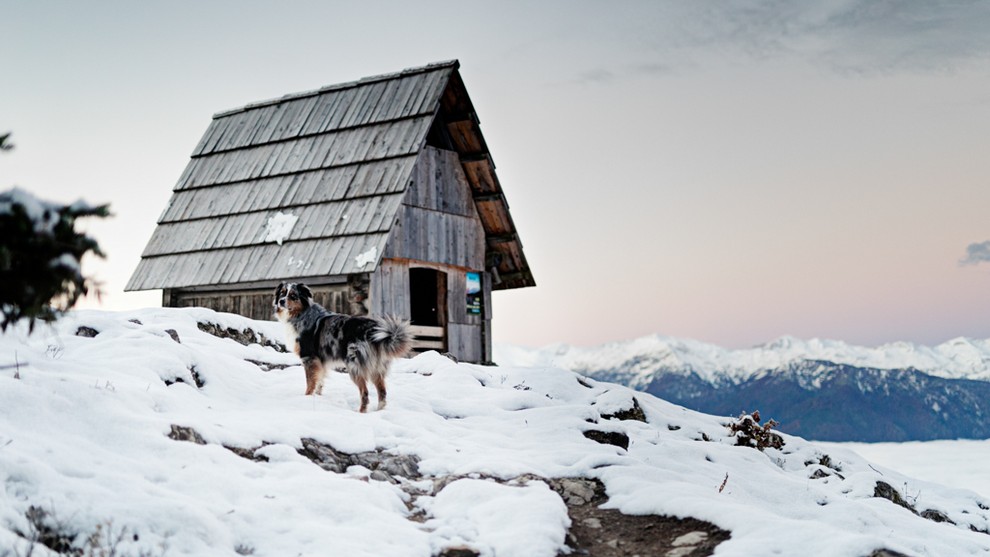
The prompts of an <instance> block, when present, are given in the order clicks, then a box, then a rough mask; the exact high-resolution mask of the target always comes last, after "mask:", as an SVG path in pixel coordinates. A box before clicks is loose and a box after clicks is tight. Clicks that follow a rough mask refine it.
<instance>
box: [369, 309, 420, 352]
mask: <svg viewBox="0 0 990 557" xmlns="http://www.w3.org/2000/svg"><path fill="white" fill-rule="evenodd" d="M377 321H378V325H377V326H376V327H375V328H374V332H372V334H371V341H372V343H374V344H375V346H376V347H377V348H378V349H379V350H380V351H381V352H382V353H383V354H385V355H388V356H389V357H392V358H401V357H402V356H405V355H406V354H407V353H408V352H409V349H410V348H411V347H412V338H413V337H412V331H410V330H409V322H408V321H406V320H404V319H399V318H398V317H395V316H392V315H383V316H380V317H378V318H377Z"/></svg>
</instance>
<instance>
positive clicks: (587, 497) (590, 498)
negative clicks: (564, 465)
mask: <svg viewBox="0 0 990 557" xmlns="http://www.w3.org/2000/svg"><path fill="white" fill-rule="evenodd" d="M545 481H547V482H548V483H549V484H550V487H551V489H553V490H554V491H556V492H557V494H558V495H560V497H561V499H563V500H564V503H566V504H567V506H579V505H587V504H589V503H593V504H596V505H599V504H601V503H604V502H605V501H606V500H607V499H608V497H607V496H606V495H605V484H603V483H602V482H601V481H600V480H597V479H588V478H558V479H552V480H545Z"/></svg>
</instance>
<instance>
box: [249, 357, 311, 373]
mask: <svg viewBox="0 0 990 557" xmlns="http://www.w3.org/2000/svg"><path fill="white" fill-rule="evenodd" d="M244 361H246V362H250V363H252V364H254V365H256V366H258V367H259V368H261V371H271V370H273V369H285V368H287V367H292V366H293V365H298V364H273V363H271V362H262V361H260V360H252V359H250V358H245V360H244Z"/></svg>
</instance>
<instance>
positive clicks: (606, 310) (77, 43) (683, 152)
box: [0, 0, 990, 347]
mask: <svg viewBox="0 0 990 557" xmlns="http://www.w3.org/2000/svg"><path fill="white" fill-rule="evenodd" d="M988 29H990V3H988V2H980V1H974V2H965V1H952V2H949V1H936V0H933V1H927V0H926V1H904V2H892V1H859V0H813V1H806V2H779V1H775V0H752V1H744V2H721V1H713V0H712V1H708V0H700V1H691V2H679V1H673V0H670V1H644V2H589V1H574V0H568V1H553V2H528V1H527V2H475V1H458V2H374V1H373V2H361V3H347V4H345V3H336V2H318V1H287V2H277V3H276V2H271V3H268V2H252V1H247V2H244V1H237V2H235V1H222V2H220V1H218V2H193V1H179V2H125V1H115V2H112V1H105V2H87V3H82V2H70V1H61V2H60V1H50V2H17V1H9V0H0V37H3V48H2V51H0V133H2V132H5V131H12V132H13V137H12V140H13V143H14V144H15V145H16V148H15V149H14V150H13V151H11V152H9V153H5V154H2V155H0V189H6V188H8V187H10V186H13V185H18V186H21V187H23V188H25V189H28V190H29V191H32V192H34V193H35V194H36V195H38V196H40V197H42V198H45V199H50V200H53V201H65V202H69V201H74V200H76V199H77V198H80V197H81V198H84V199H85V200H87V201H89V202H91V203H105V202H109V203H110V204H111V208H112V210H113V212H114V213H115V214H116V216H115V217H114V218H113V219H110V220H107V221H106V222H99V223H92V224H89V225H88V226H87V228H88V229H89V230H90V232H91V233H92V234H93V235H94V236H95V237H96V238H97V239H98V240H99V242H100V244H101V246H102V247H103V248H104V250H105V251H106V252H107V254H108V258H107V259H106V260H105V261H100V260H92V261H87V262H86V265H85V267H86V269H87V270H88V271H89V272H90V273H91V274H94V275H95V276H96V278H97V279H98V280H100V281H102V282H103V285H104V291H105V294H104V296H103V298H102V300H101V301H97V300H87V301H85V302H84V304H83V305H84V306H85V307H103V308H107V309H123V308H132V307H144V306H154V305H160V301H161V298H160V292H151V293H124V292H123V287H124V284H125V283H126V281H127V279H128V277H129V276H130V274H131V272H132V271H133V269H134V267H135V266H136V264H137V262H138V259H139V257H140V253H141V251H142V249H143V248H144V245H145V243H146V242H147V240H148V238H149V237H150V236H151V233H152V230H153V228H154V226H155V222H156V220H157V218H158V216H159V215H160V213H161V212H162V210H163V209H164V207H165V204H166V202H167V200H168V198H169V196H170V193H171V189H172V186H173V185H174V184H175V182H176V180H177V179H178V177H179V175H180V174H181V172H182V170H183V168H184V167H185V165H186V163H187V161H188V157H189V155H190V153H191V152H192V149H193V148H194V147H195V145H196V143H197V142H198V140H199V138H200V136H201V135H202V133H203V132H204V131H205V129H206V127H207V126H208V124H209V122H210V117H211V115H212V114H213V113H215V112H218V111H221V110H225V109H229V108H234V107H237V106H241V105H244V104H247V103H250V102H254V101H258V100H263V99H269V98H273V97H279V96H281V95H283V94H286V93H292V92H297V91H303V90H309V89H314V88H317V87H320V86H323V85H328V84H333V83H338V82H342V81H350V80H353V79H357V78H360V77H363V76H368V75H374V74H380V73H388V72H393V71H397V70H401V69H403V68H407V67H414V66H420V65H424V64H427V63H430V62H435V61H440V60H447V59H452V58H457V59H459V60H460V61H461V74H462V76H463V77H464V80H465V83H466V85H467V88H468V91H469V92H470V94H471V98H472V100H473V102H474V104H475V107H476V109H477V111H478V114H479V117H480V119H481V125H482V130H483V132H484V134H485V137H486V139H487V142H488V145H489V147H490V148H491V150H492V154H493V156H494V159H495V162H496V164H497V168H498V173H499V178H500V179H501V182H502V184H503V186H504V188H505V190H506V196H507V199H508V201H509V204H510V206H511V210H512V215H513V218H514V220H515V222H516V225H517V227H518V229H519V232H520V235H521V238H522V241H523V243H524V246H525V250H526V255H527V257H528V259H529V262H530V264H531V267H532V269H533V272H534V274H535V277H536V281H537V283H538V286H537V287H535V288H530V289H523V290H513V291H506V292H498V293H496V294H495V297H494V306H495V307H494V312H495V321H494V329H495V341H496V342H508V343H516V344H525V345H543V344H548V343H552V342H568V343H572V344H596V343H601V342H606V341H610V340H619V339H626V338H632V337H636V336H641V335H646V334H652V333H660V334H664V335H670V336H677V337H690V338H696V339H699V340H704V341H708V342H714V343H717V344H721V345H724V346H727V347H745V346H751V345H754V344H758V343H761V342H766V341H769V340H772V339H774V338H776V337H779V336H781V335H793V336H798V337H803V338H808V337H822V338H832V339H841V340H845V341H848V342H852V343H857V344H867V345H873V344H879V343H883V342H889V341H895V340H907V341H915V342H922V343H927V344H935V343H939V342H942V341H945V340H948V339H950V338H953V337H957V336H969V337H978V338H987V337H990V217H988V209H990V33H988V32H987V30H988Z"/></svg>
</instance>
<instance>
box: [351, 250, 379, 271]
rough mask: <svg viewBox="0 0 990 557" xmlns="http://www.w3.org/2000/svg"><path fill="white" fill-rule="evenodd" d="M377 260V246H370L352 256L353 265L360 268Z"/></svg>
mask: <svg viewBox="0 0 990 557" xmlns="http://www.w3.org/2000/svg"><path fill="white" fill-rule="evenodd" d="M376 261H378V247H377V246H371V247H370V248H368V250H367V251H365V252H363V253H359V254H357V255H356V256H355V257H354V265H355V266H357V268H359V269H360V268H362V267H365V266H367V265H370V264H372V263H374V262H376Z"/></svg>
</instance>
